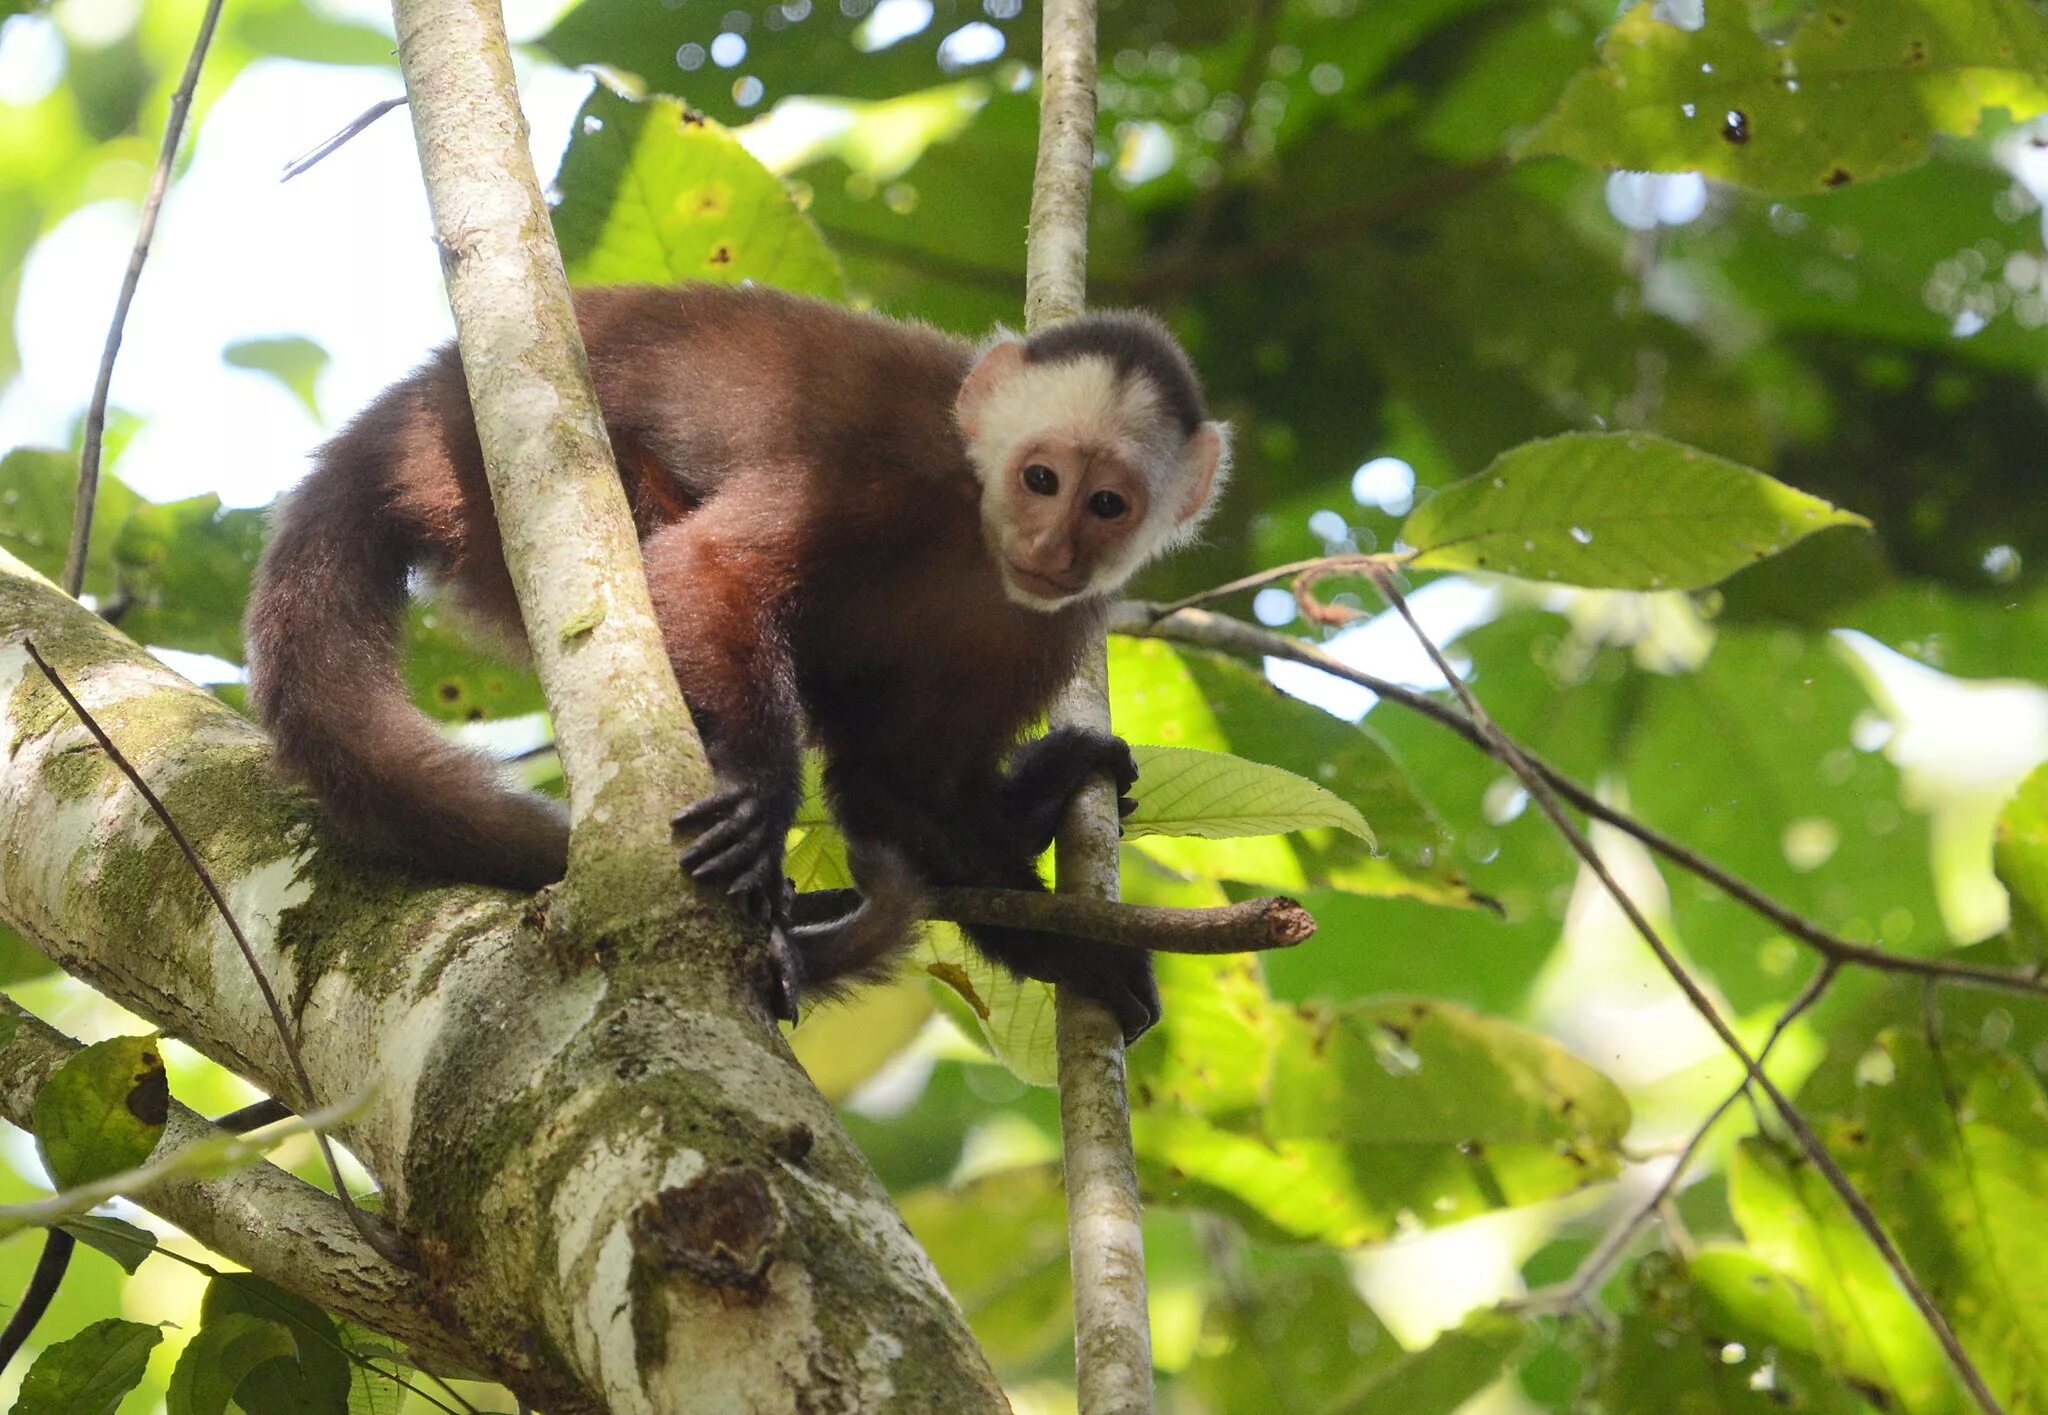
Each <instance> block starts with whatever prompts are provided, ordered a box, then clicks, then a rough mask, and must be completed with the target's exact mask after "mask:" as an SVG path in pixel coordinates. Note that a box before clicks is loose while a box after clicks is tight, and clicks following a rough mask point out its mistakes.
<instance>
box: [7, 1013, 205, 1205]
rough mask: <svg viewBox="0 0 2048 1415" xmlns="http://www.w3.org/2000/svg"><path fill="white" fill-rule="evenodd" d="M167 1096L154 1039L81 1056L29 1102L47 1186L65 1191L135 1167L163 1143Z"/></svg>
mask: <svg viewBox="0 0 2048 1415" xmlns="http://www.w3.org/2000/svg"><path fill="white" fill-rule="evenodd" d="M170 1095H171V1093H170V1086H169V1083H168V1082H167V1080H166V1079H165V1076H164V1059H163V1057H162V1056H160V1055H159V1054H158V1053H157V1049H156V1038H155V1037H153V1036H151V1037H111V1038H109V1039H108V1040H106V1041H103V1042H95V1043H94V1044H93V1045H91V1046H89V1047H86V1048H85V1049H84V1050H82V1051H80V1052H79V1053H78V1054H77V1055H76V1056H74V1057H72V1058H71V1059H70V1060H69V1061H67V1062H65V1063H64V1064H63V1065H62V1066H60V1067H58V1068H57V1069H56V1070H55V1071H54V1072H52V1073H51V1075H50V1079H49V1080H48V1081H45V1082H44V1083H43V1089H42V1090H41V1091H40V1092H39V1093H38V1094H37V1096H36V1108H35V1132H36V1143H37V1146H38V1147H39V1148H40V1149H41V1150H42V1154H43V1164H44V1167H45V1168H47V1169H48V1170H49V1171H50V1178H51V1179H52V1180H54V1181H55V1182H56V1184H57V1186H58V1187H59V1188H60V1189H69V1188H72V1187H73V1186H75V1185H79V1184H89V1183H91V1182H92V1181H93V1180H95V1179H104V1178H106V1177H107V1176H108V1175H110V1174H119V1173H120V1172H121V1171H122V1170H125V1169H133V1168H135V1167H136V1166H137V1165H139V1164H141V1163H142V1162H143V1161H144V1160H146V1159H148V1158H149V1156H150V1152H151V1151H152V1150H154V1149H155V1148H156V1145H157V1141H158V1140H160V1139H162V1138H163V1133H164V1120H165V1118H166V1116H167V1114H168V1112H169V1108H170Z"/></svg>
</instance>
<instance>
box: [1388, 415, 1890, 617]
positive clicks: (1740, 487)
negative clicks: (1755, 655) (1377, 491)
mask: <svg viewBox="0 0 2048 1415" xmlns="http://www.w3.org/2000/svg"><path fill="white" fill-rule="evenodd" d="M1868 524H1869V522H1867V521H1865V520H1864V519H1863V518H1862V517H1861V516H1858V515H1856V514H1854V513H1853V512H1848V511H1843V510H1840V509H1838V508H1836V507H1833V506H1830V505H1829V504H1828V503H1827V502H1825V501H1822V500H1819V499H1818V498H1816V497H1811V496H1808V495H1806V494H1805V493H1804V492H1800V491H1795V490H1793V489H1792V488H1791V487H1789V486H1786V485H1784V484H1783V483H1782V482H1777V481H1774V480H1772V479H1771V478H1770V477H1767V476H1765V475H1763V473H1761V472H1756V471H1752V470H1751V469H1749V468H1748V467H1743V466H1739V465H1737V464H1736V463H1734V462H1730V461H1727V460H1725V459H1723V458H1720V457H1715V456H1711V455H1709V454H1707V453H1705V452H1701V451H1699V450H1698V449H1696V448H1692V447H1686V446H1684V445H1682V444H1680V443H1676V442H1672V441H1670V440H1668V439H1666V438H1661V437H1654V436H1651V435H1649V434H1647V433H1590V432H1577V433H1566V434H1565V435H1563V436H1562V437H1553V438H1548V439H1546V440H1543V441H1539V442H1530V443H1525V444H1523V445H1522V446H1520V447H1517V448H1515V449H1514V450H1512V451H1509V452H1504V453H1502V454H1501V455H1500V457H1498V458H1497V459H1495V461H1494V463H1493V465H1492V466H1490V467H1488V468H1487V469H1486V470H1485V471H1484V472H1481V473H1480V474H1479V475H1478V476H1475V477H1468V478H1466V479H1465V480H1464V481H1461V482H1458V483H1457V484H1456V485H1453V486H1447V487H1445V488H1443V489H1442V490H1441V491H1439V492H1437V494H1436V495H1435V496H1432V497H1431V498H1430V499H1429V500H1428V501H1426V502H1424V503H1423V504H1422V505H1421V506H1419V507H1417V508H1416V510H1415V511H1414V513H1413V514H1412V515H1410V516H1409V517H1408V520H1407V522H1406V523H1405V524H1404V525H1403V526H1402V527H1401V538H1402V539H1403V540H1405V541H1406V542H1408V544H1409V545H1410V546H1412V547H1414V550H1415V564H1416V565H1418V566H1420V567H1422V568H1425V569H1433V570H1491V571H1493V572H1495V573H1497V574H1502V575H1516V576H1519V577H1521V578H1523V579H1531V580H1558V581H1562V582H1564V583H1565V584H1571V585H1586V586H1590V587H1595V588H1602V589H1623V590H1661V589H1703V588H1705V587H1706V586H1708V585H1711V584H1713V583H1714V582H1715V581H1717V580H1721V579H1725V578H1727V577H1728V576H1729V575H1732V574H1734V573H1735V572H1736V571H1737V570H1740V569H1742V568H1743V567H1744V566H1746V565H1749V564H1752V563H1753V562H1755V561H1758V560H1761V559H1763V558H1764V557H1765V556H1767V555H1771V554H1775V553H1776V552H1778V551H1780V550H1783V549H1784V548H1785V547H1786V546H1788V545H1791V544H1793V543H1794V542H1795V541H1798V540H1801V539H1803V538H1804V537H1806V536H1809V535H1812V534H1813V533H1814V532H1815V531H1818V530H1825V529H1826V528H1827V527H1829V526H1867V525H1868Z"/></svg>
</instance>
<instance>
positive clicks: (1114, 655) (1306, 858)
mask: <svg viewBox="0 0 2048 1415" xmlns="http://www.w3.org/2000/svg"><path fill="white" fill-rule="evenodd" d="M1109 659H1110V674H1109V682H1110V698H1111V716H1112V718H1113V720H1114V722H1115V724H1116V730H1117V731H1118V732H1119V733H1121V734H1122V735H1123V736H1124V737H1126V738H1128V739H1130V740H1131V741H1134V742H1150V743H1155V744H1158V745H1161V746H1166V747H1184V748H1196V749H1199V750H1202V751H1209V752H1219V753H1221V752H1227V753H1230V754H1232V755H1234V756H1237V757H1241V758H1243V759H1245V760H1246V761H1249V762H1262V763H1268V764H1270V765H1272V766H1275V767H1279V768H1283V769H1284V770H1286V771H1289V772H1292V773H1294V774H1295V775H1296V776H1299V777H1303V778H1305V779H1306V780H1308V781H1313V782H1315V783H1317V784H1319V785H1320V786H1322V787H1323V788H1325V789H1326V790H1327V791H1329V792H1330V793H1331V794H1332V795H1334V796H1336V797H1337V798H1338V799H1339V800H1340V801H1343V802H1346V803H1348V804H1349V805H1350V806H1351V807H1352V808H1353V809H1355V810H1356V811H1358V812H1359V814H1360V815H1361V816H1362V817H1363V818H1364V819H1366V820H1369V821H1371V822H1372V831H1373V835H1374V837H1376V838H1377V843H1378V850H1377V852H1375V850H1374V849H1373V847H1371V846H1368V845H1367V844H1366V843H1365V841H1364V840H1362V839H1360V838H1358V837H1357V836H1355V835H1354V834H1352V833H1351V832H1350V831H1348V830H1343V829H1338V828H1335V827H1332V826H1321V827H1316V828H1313V829H1310V830H1307V831H1304V832H1299V833H1296V834H1293V835H1288V836H1284V837H1271V838H1266V839H1256V838H1255V839H1250V840H1244V839H1239V840H1232V841H1227V842H1218V841H1212V840H1204V839H1200V838H1198V837H1194V836H1179V837H1168V836H1162V835H1154V836H1152V837H1150V838H1148V839H1146V840H1144V841H1143V842H1142V843H1140V844H1138V845H1136V846H1135V847H1134V848H1135V849H1136V850H1137V851H1138V852H1140V853H1142V854H1144V855H1145V856H1147V857H1149V858H1151V859H1153V860H1157V861H1160V862H1162V863H1164V864H1165V865H1167V866H1168V867H1170V868H1171V869H1173V870H1176V871H1179V872H1180V873H1182V874H1191V875H1196V876H1199V877H1201V878H1204V879H1222V880H1234V881H1239V882H1242V883H1245V884H1249V885H1256V886H1260V887H1264V888H1274V889H1281V890H1286V891H1287V892H1289V893H1295V892H1299V891H1302V890H1309V889H1318V888H1334V889H1344V890H1351V891H1355V892H1358V893H1362V894H1392V895H1404V896H1408V897H1411V898H1417V899H1425V900H1428V901H1431V902H1433V903H1439V904H1458V905H1464V904H1470V903H1472V902H1473V900H1472V896H1471V895H1470V893H1469V891H1467V890H1466V888H1465V886H1464V881H1463V880H1462V878H1461V877H1460V876H1459V873H1458V871H1457V869H1456V867H1455V864H1454V862H1453V860H1452V858H1451V851H1450V849H1449V848H1448V847H1449V839H1448V837H1447V836H1446V835H1445V833H1444V828H1443V825H1442V823H1441V822H1440V821H1438V819H1437V817H1436V813H1435V811H1434V810H1432V809H1431V807H1430V805H1429V803H1428V802H1427V801H1425V800H1424V799H1423V798H1422V796H1421V794H1420V793H1419V792H1418V791H1417V790H1416V788H1415V785H1414V783H1413V782H1412V781H1410V780H1409V778H1408V775H1407V773H1406V772H1405V771H1404V770H1403V768H1402V766H1401V763H1400V762H1399V761H1398V760H1396V759H1395V757H1394V755H1393V754H1392V753H1391V752H1390V751H1389V750H1388V749H1387V747H1386V744H1385V743H1384V742H1382V741H1381V740H1380V738H1379V736H1378V734H1376V733H1375V732H1373V731H1372V730H1371V729H1370V728H1367V727H1362V726H1356V725H1354V724H1352V723H1348V722H1344V721H1342V720H1340V719H1338V718H1335V717H1332V716H1331V715H1330V714H1329V713H1327V712H1325V711H1323V710H1322V709H1321V708H1319V707H1315V706H1313V705H1311V704H1309V703H1305V702H1302V701H1300V700H1299V699H1297V698H1291V697H1288V696H1287V695H1286V694H1284V693H1282V692H1281V691H1280V690H1279V689H1277V688H1275V687H1274V686H1273V685H1272V684H1271V683H1269V682H1267V681H1266V680H1265V678H1264V677H1263V676H1262V675H1261V674H1260V673H1259V672H1258V671H1257V670H1255V669H1253V668H1250V667H1247V666H1246V665H1244V664H1242V663H1239V662H1236V661H1235V660H1232V659H1228V658H1225V657H1223V656H1221V655H1218V654H1210V653H1204V652H1201V651H1199V650H1194V649H1177V648H1174V647H1171V646H1169V645H1167V644H1164V643H1161V642H1160V641H1158V640H1155V639H1126V638H1121V637H1119V638H1115V639H1112V640H1111V641H1110V646H1109ZM1141 785H1142V786H1144V787H1145V788H1146V789H1147V790H1149V789H1150V787H1151V783H1149V782H1144V781H1143V780H1142V778H1141Z"/></svg>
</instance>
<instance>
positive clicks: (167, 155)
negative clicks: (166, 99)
mask: <svg viewBox="0 0 2048 1415" xmlns="http://www.w3.org/2000/svg"><path fill="white" fill-rule="evenodd" d="M220 7H221V0H207V5H206V13H205V14H204V15H202V16H200V18H199V36H198V38H196V39H194V40H193V41H192V56H191V57H190V58H189V59H187V60H186V61H185V76H184V77H183V78H182V79H180V80H178V87H177V90H176V91H175V92H174V93H172V94H171V109H170V116H169V117H168V119H167V120H166V121H165V123H164V143H163V147H162V148H161V149H160V150H159V151H158V153H157V157H156V171H155V173H154V174H153V175H152V176H151V177H150V179H149V194H148V195H147V196H146V197H144V198H143V201H142V224H141V226H140V227H139V228H138V229H137V230H136V232H135V246H134V248H133V249H132V250H130V251H129V252H128V273H127V274H126V275H124V276H122V277H121V293H120V296H119V297H118V298H117V299H116V300H115V301H114V318H113V322H112V323H111V324H109V325H108V326H107V342H106V346H105V347H104V348H103V349H101V350H100V371H99V376H98V377H97V378H96V379H95V380H94V381H93V386H92V403H91V404H90V405H89V406H88V407H87V408H86V411H85V441H84V446H83V447H82V449H81V450H80V452H79V455H78V499H77V502H76V504H75V505H74V506H73V508H72V512H71V545H70V547H69V548H68V549H67V550H66V551H65V552H64V593H66V594H68V595H70V596H72V597H73V598H76V597H77V595H78V592H79V590H80V589H82V588H83V587H84V585H85V552H86V549H87V547H88V546H90V545H91V543H92V510H93V505H94V503H95V502H97V501H98V500H99V494H100V447H101V444H102V442H103V441H104V440H105V438H106V433H107V396H108V394H109V393H110V392H111V391H112V389H113V386H114V360H115V359H117V358H119V357H120V354H121V332H122V330H123V329H125V328H126V327H127V324H128V307H129V306H130V305H132V304H133V303H135V287H136V285H138V284H139V283H141V280H142V263H143V262H144V261H146V260H148V259H149V243H150V240H151V239H152V238H153V237H154V236H155V235H156V218H157V213H158V212H159V211H161V210H162V209H163V204H164V193H165V192H166V191H168V190H169V189H170V185H171V165H172V164H173V163H174V162H176V161H177V157H178V144H179V142H180V141H181V140H182V139H183V138H184V136H185V117H186V115H187V114H188V113H190V112H191V111H192V94H193V92H194V91H195V90H197V89H198V87H199V70H200V69H201V68H202V67H203V66H204V65H205V63H206V50H207V47H208V46H209V45H211V44H212V43H213V27H214V25H215V24H216V23H217V22H218V21H219V20H220Z"/></svg>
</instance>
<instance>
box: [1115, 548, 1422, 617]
mask: <svg viewBox="0 0 2048 1415" xmlns="http://www.w3.org/2000/svg"><path fill="white" fill-rule="evenodd" d="M1380 563H1394V562H1393V558H1392V557H1389V556H1382V555H1318V556H1316V557H1315V558H1314V559H1313V560H1296V561H1293V562H1291V563H1289V564H1286V565H1276V566H1274V567H1273V568H1272V569H1270V570H1261V571H1259V572H1258V573H1257V574H1255V575H1246V576H1245V577H1244V578H1242V579H1238V580H1232V581H1230V582H1229V583H1228V584H1222V585H1217V586H1216V587H1215V588H1214V589H1207V590H1202V591H1200V592H1198V593H1196V594H1191V595H1189V596H1188V597H1187V598H1186V599H1177V600H1174V601H1173V602H1172V603H1171V604H1148V605H1145V606H1143V608H1144V610H1145V612H1146V613H1147V614H1148V615H1150V616H1151V618H1152V621H1153V622H1154V623H1157V622H1158V621H1159V620H1161V619H1165V618H1167V617H1168V616H1169V615H1173V614H1178V613H1179V612H1180V611H1181V610H1183V609H1193V608H1194V607H1195V606H1196V605H1201V604H1207V603H1209V601H1211V600H1216V599H1223V598H1225V597H1226V596H1228V595H1234V594H1242V593H1243V592H1244V591H1246V590H1255V589H1259V588H1260V587H1262V586H1265V585H1271V584H1276V583H1278V582H1279V581H1281V580H1288V579H1292V580H1294V581H1295V582H1296V583H1295V597H1296V598H1297V599H1299V598H1300V595H1301V584H1302V583H1303V582H1304V581H1307V582H1308V583H1310V584H1313V583H1314V581H1315V580H1321V579H1324V578H1327V577H1328V576H1331V575H1364V574H1365V567H1366V566H1367V565H1374V564H1380ZM1311 576H1312V577H1314V578H1313V579H1310V578H1309V577H1311Z"/></svg>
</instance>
